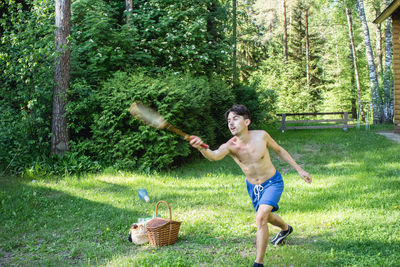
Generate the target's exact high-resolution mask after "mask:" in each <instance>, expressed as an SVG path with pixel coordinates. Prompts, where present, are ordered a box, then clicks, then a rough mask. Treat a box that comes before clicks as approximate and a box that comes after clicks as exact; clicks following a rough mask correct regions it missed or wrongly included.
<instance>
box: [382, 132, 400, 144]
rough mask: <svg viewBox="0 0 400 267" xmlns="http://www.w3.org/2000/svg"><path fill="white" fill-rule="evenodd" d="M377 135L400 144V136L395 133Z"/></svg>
mask: <svg viewBox="0 0 400 267" xmlns="http://www.w3.org/2000/svg"><path fill="white" fill-rule="evenodd" d="M377 134H380V135H383V136H385V137H387V138H389V139H391V140H393V141H395V142H397V143H400V134H397V133H394V132H393V131H391V132H377Z"/></svg>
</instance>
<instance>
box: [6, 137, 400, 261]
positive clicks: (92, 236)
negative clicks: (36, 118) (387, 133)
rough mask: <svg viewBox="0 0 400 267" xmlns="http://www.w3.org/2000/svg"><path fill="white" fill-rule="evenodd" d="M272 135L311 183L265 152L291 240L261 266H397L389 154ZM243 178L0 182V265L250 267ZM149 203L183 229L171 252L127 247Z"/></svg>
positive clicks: (175, 173) (394, 184)
mask: <svg viewBox="0 0 400 267" xmlns="http://www.w3.org/2000/svg"><path fill="white" fill-rule="evenodd" d="M271 135H272V136H273V138H275V139H276V140H277V141H278V143H279V144H281V145H282V146H283V147H284V148H286V149H287V150H288V151H289V153H291V154H292V156H293V157H294V158H295V159H296V160H297V162H298V163H299V164H301V165H302V166H303V167H304V168H305V170H307V171H308V172H310V173H311V175H312V176H313V183H312V184H311V185H308V184H306V183H305V182H304V181H303V180H302V179H301V178H300V177H299V176H298V175H297V173H296V172H294V171H293V170H291V169H289V167H288V165H287V164H286V163H284V162H283V161H281V160H279V159H278V158H277V157H276V156H275V155H274V154H273V153H272V157H273V161H274V163H275V164H276V167H277V168H278V169H279V170H280V171H281V172H282V174H283V176H284V181H285V190H284V193H283V196H282V198H281V202H280V210H279V211H278V214H279V215H280V216H281V217H282V218H283V219H284V220H286V221H287V222H288V223H289V224H291V225H292V226H293V227H294V232H293V234H292V235H291V236H290V237H289V238H288V241H287V243H286V244H285V245H284V246H280V247H277V248H274V247H268V249H267V252H266V258H265V265H266V266H396V265H397V266H400V254H399V251H400V226H399V225H400V223H399V222H400V211H399V209H400V144H396V143H394V142H393V141H390V140H387V139H385V137H382V136H380V135H377V134H375V133H374V132H373V131H370V132H366V131H357V130H356V129H351V130H349V132H347V133H346V132H343V131H342V130H341V129H330V130H306V131H287V132H286V133H285V134H281V133H279V131H272V132H271ZM193 153H198V152H196V151H194V152H193ZM244 179H245V178H244V176H243V175H242V173H241V171H240V169H239V168H238V167H237V166H236V165H235V164H234V162H233V160H231V159H230V158H226V159H224V160H222V161H219V162H208V161H207V160H203V159H201V160H198V161H195V162H192V163H190V164H189V163H188V164H186V165H185V166H183V167H181V168H179V169H175V170H171V171H168V172H162V173H155V174H152V175H145V174H139V173H123V172H118V171H105V172H104V173H102V174H99V175H88V176H85V177H80V178H77V177H65V178H61V177H55V178H51V179H49V178H46V179H44V178H41V177H35V178H34V180H32V179H22V178H16V177H2V178H0V266H1V265H4V266H9V265H18V266H70V265H83V266H92V265H94V266H191V265H193V266H251V265H252V263H253V262H254V259H255V234H256V224H255V212H254V210H253V208H252V206H251V203H250V199H249V197H248V195H247V192H246V188H245V182H244ZM141 187H145V188H146V189H147V190H148V192H149V195H150V198H151V201H150V202H149V203H144V202H142V201H140V200H139V198H138V197H137V190H138V189H139V188H141ZM158 200H165V201H167V202H168V203H169V204H170V206H171V208H172V215H173V219H175V220H180V221H182V225H181V230H180V233H179V239H178V242H177V243H176V244H174V245H172V246H168V247H162V248H152V247H151V246H150V245H148V244H147V245H140V246H138V245H134V244H132V243H129V242H128V240H127V238H128V231H129V227H130V225H131V223H133V222H135V221H137V219H138V218H139V217H149V216H152V215H153V213H154V211H155V204H156V203H157V201H158ZM160 214H161V215H162V216H163V217H167V216H168V214H167V209H166V208H165V206H162V205H160ZM278 231H279V229H278V228H276V227H270V234H271V235H275V234H276V233H277V232H278Z"/></svg>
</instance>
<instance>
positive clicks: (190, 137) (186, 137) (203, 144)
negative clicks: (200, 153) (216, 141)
mask: <svg viewBox="0 0 400 267" xmlns="http://www.w3.org/2000/svg"><path fill="white" fill-rule="evenodd" d="M193 138H194V136H189V135H186V136H185V140H187V141H190V140H192V139H193ZM200 146H201V147H204V148H205V149H208V148H209V146H208V145H207V144H205V143H201V145H200Z"/></svg>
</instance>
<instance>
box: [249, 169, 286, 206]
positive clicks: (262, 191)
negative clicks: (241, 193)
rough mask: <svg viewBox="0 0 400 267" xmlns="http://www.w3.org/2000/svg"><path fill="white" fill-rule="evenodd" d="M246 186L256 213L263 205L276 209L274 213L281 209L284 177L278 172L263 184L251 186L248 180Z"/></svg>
mask: <svg viewBox="0 0 400 267" xmlns="http://www.w3.org/2000/svg"><path fill="white" fill-rule="evenodd" d="M246 184H247V192H248V193H249V196H250V198H251V202H252V203H253V206H254V209H255V210H256V211H257V210H258V207H259V206H260V205H262V204H265V205H270V206H272V207H274V208H273V209H272V211H277V210H278V209H279V206H278V202H279V200H280V199H281V195H282V192H283V188H284V186H283V179H282V175H281V174H280V173H279V172H278V171H276V173H275V175H274V176H272V177H271V178H269V179H268V180H267V181H265V182H264V183H263V184H260V185H255V184H251V183H249V181H247V179H246Z"/></svg>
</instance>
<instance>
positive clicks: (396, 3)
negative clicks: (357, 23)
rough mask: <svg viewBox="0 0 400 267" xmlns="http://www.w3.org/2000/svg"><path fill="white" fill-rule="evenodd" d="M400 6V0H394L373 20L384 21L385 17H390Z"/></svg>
mask: <svg viewBox="0 0 400 267" xmlns="http://www.w3.org/2000/svg"><path fill="white" fill-rule="evenodd" d="M399 6H400V0H394V1H393V2H392V3H391V4H390V5H389V6H388V7H387V8H386V9H385V10H383V11H382V13H381V14H379V16H378V17H377V18H376V19H375V20H374V21H373V22H374V23H376V24H378V23H382V21H384V20H385V19H387V18H388V17H390V16H391V15H392V14H393V13H394V12H395V11H396V10H397V9H398V8H399Z"/></svg>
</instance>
